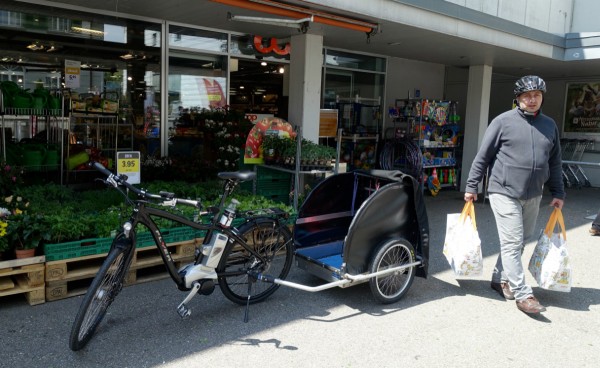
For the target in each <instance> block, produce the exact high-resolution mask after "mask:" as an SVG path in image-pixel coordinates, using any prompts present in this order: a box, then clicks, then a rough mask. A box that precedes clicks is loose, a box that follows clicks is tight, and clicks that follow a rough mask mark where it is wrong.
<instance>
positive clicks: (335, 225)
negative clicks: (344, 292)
mask: <svg viewBox="0 0 600 368" xmlns="http://www.w3.org/2000/svg"><path fill="white" fill-rule="evenodd" d="M390 241H392V242H393V241H403V242H406V241H407V242H409V243H410V244H411V245H412V248H414V252H415V255H414V258H415V260H416V261H418V263H419V264H418V266H416V273H415V275H416V276H420V277H427V266H428V258H429V225H428V219H427V212H426V209H425V204H424V200H423V194H422V189H421V188H420V186H419V184H418V182H417V181H416V180H415V179H414V178H413V177H412V176H410V175H407V174H404V173H402V172H400V171H384V170H372V171H368V172H366V171H353V172H348V173H341V174H337V175H333V176H330V177H329V178H326V179H325V180H323V181H322V182H320V183H319V184H318V185H317V186H316V187H315V188H314V189H313V190H312V191H311V192H310V193H309V194H308V196H307V197H306V200H305V201H304V203H303V205H302V207H301V208H300V209H299V211H298V217H297V220H296V225H295V227H294V244H295V247H296V253H295V257H296V262H297V265H298V267H299V268H300V269H303V270H306V271H307V272H309V273H311V274H314V275H315V276H318V277H320V278H322V279H324V280H326V281H329V282H335V281H336V280H340V279H341V278H343V277H344V275H359V274H365V273H368V271H369V264H370V262H371V259H372V258H373V257H374V255H375V253H376V252H377V250H378V249H379V248H380V247H381V246H382V245H384V244H386V243H389V242H390ZM361 281H368V278H366V279H361ZM352 284H356V282H353V283H351V284H340V286H348V285H352Z"/></svg>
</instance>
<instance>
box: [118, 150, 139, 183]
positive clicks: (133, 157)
mask: <svg viewBox="0 0 600 368" xmlns="http://www.w3.org/2000/svg"><path fill="white" fill-rule="evenodd" d="M140 168H141V167H140V152H139V151H135V152H117V174H119V175H121V174H125V175H127V182H128V183H130V184H139V183H140Z"/></svg>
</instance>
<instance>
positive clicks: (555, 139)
mask: <svg viewBox="0 0 600 368" xmlns="http://www.w3.org/2000/svg"><path fill="white" fill-rule="evenodd" d="M488 168H489V169H490V174H489V179H488V192H489V193H500V194H504V195H507V196H509V197H511V198H517V199H530V198H534V197H537V196H541V195H542V193H543V190H544V183H546V182H548V187H549V189H550V193H551V194H552V198H559V199H564V197H565V190H564V184H563V181H562V160H561V149H560V137H559V132H558V127H557V126H556V123H555V122H554V120H552V119H551V118H550V117H548V116H546V115H544V114H542V113H541V110H540V111H538V113H537V115H536V116H527V115H525V114H523V112H522V111H520V110H519V109H517V108H515V109H512V110H510V111H507V112H505V113H503V114H500V115H498V116H497V117H496V118H495V119H494V120H492V122H491V123H490V125H489V127H488V128H487V130H486V131H485V134H484V136H483V142H481V147H480V148H479V152H477V155H476V156H475V159H474V160H473V164H472V166H471V170H470V172H469V179H468V180H467V186H466V192H468V193H477V185H478V184H479V183H480V182H481V180H482V179H483V177H484V175H485V173H486V171H487V169H488Z"/></svg>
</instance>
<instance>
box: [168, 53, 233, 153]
mask: <svg viewBox="0 0 600 368" xmlns="http://www.w3.org/2000/svg"><path fill="white" fill-rule="evenodd" d="M168 83H169V84H168V95H169V100H168V101H169V102H168V103H169V110H168V115H169V121H168V129H169V156H172V155H174V156H188V157H189V156H190V155H194V154H197V153H198V151H201V150H202V144H203V141H202V138H203V137H202V128H203V124H204V122H203V121H200V120H199V119H196V118H197V117H198V118H199V117H200V113H201V112H203V111H206V110H216V109H219V108H224V107H226V105H227V92H226V91H227V57H226V56H221V55H206V54H195V53H183V52H171V53H170V55H169V82H168Z"/></svg>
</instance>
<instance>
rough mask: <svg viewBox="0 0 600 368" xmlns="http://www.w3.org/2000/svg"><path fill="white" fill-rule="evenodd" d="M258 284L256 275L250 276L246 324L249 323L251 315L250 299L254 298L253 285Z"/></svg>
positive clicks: (245, 315) (245, 313) (245, 316)
mask: <svg viewBox="0 0 600 368" xmlns="http://www.w3.org/2000/svg"><path fill="white" fill-rule="evenodd" d="M255 282H256V277H255V276H254V275H250V274H248V299H246V310H245V311H244V323H248V317H249V315H250V297H251V296H252V284H254V283H255Z"/></svg>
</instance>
